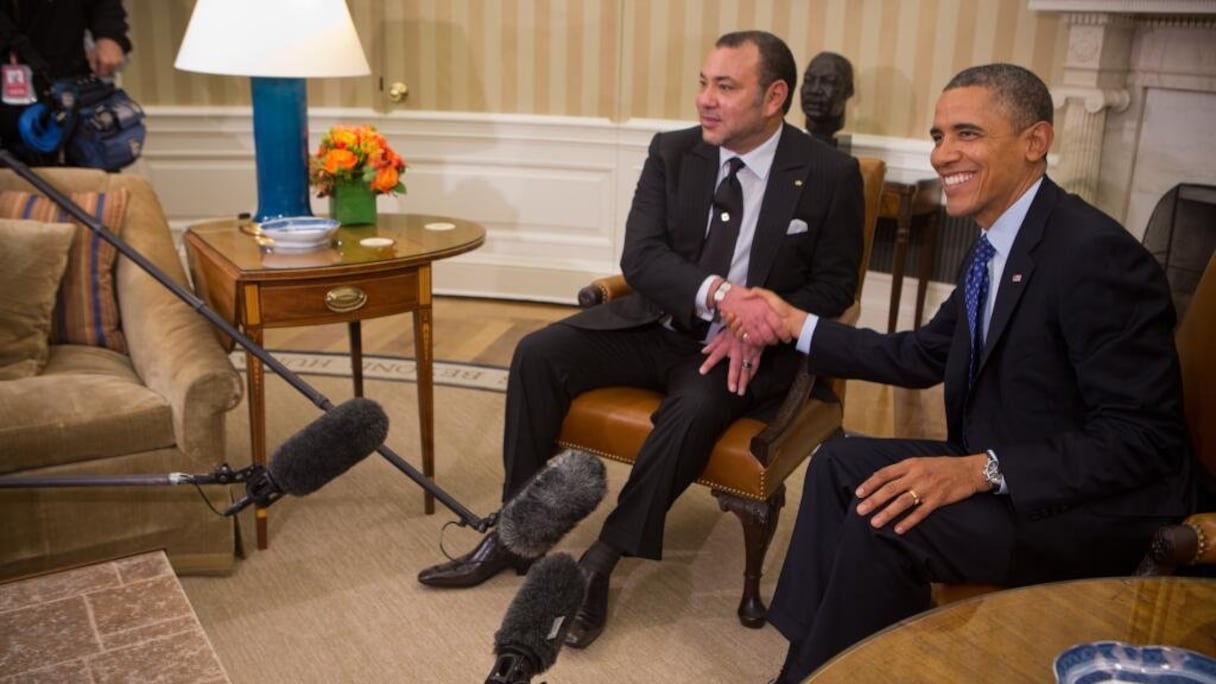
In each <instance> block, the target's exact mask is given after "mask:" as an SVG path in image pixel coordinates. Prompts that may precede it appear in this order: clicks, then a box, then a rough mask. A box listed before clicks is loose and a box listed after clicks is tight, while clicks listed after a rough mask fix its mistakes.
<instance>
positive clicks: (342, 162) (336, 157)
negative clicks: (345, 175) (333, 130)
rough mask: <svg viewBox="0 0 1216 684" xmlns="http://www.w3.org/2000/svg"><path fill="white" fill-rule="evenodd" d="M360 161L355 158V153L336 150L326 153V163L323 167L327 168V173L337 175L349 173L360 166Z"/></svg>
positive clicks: (323, 163)
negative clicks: (341, 172) (340, 172)
mask: <svg viewBox="0 0 1216 684" xmlns="http://www.w3.org/2000/svg"><path fill="white" fill-rule="evenodd" d="M358 163H359V159H358V158H357V157H355V153H354V152H351V151H350V150H344V149H335V150H330V151H329V152H326V153H325V161H324V162H322V165H323V166H324V167H325V171H326V173H332V174H337V173H338V172H339V171H342V170H346V171H349V170H351V169H353V168H355V166H356V165H358Z"/></svg>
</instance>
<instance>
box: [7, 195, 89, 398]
mask: <svg viewBox="0 0 1216 684" xmlns="http://www.w3.org/2000/svg"><path fill="white" fill-rule="evenodd" d="M75 233H76V229H75V227H74V226H72V225H71V224H67V223H42V222H39V221H17V220H11V219H0V245H3V247H2V248H0V380H15V379H18V378H28V377H30V376H33V375H37V374H38V373H39V372H40V371H41V370H42V367H43V366H45V365H46V360H47V354H48V345H49V343H50V333H51V310H52V308H53V307H54V305H55V292H56V291H57V290H58V289H59V281H60V279H61V278H62V276H63V269H64V266H66V265H67V263H68V248H69V247H71V245H72V236H73V235H74V234H75ZM0 415H3V414H0Z"/></svg>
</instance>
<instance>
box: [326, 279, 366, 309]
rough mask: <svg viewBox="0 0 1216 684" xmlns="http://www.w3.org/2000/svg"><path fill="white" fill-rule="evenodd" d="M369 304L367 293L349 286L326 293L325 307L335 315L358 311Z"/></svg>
mask: <svg viewBox="0 0 1216 684" xmlns="http://www.w3.org/2000/svg"><path fill="white" fill-rule="evenodd" d="M364 304H367V293H366V292H364V291H363V290H360V289H359V288H357V287H351V286H349V285H346V286H343V287H335V288H334V289H332V290H330V291H329V292H326V293H325V307H326V308H327V309H329V310H330V311H333V312H334V313H346V312H348V311H357V310H359V309H362V308H363V305H364Z"/></svg>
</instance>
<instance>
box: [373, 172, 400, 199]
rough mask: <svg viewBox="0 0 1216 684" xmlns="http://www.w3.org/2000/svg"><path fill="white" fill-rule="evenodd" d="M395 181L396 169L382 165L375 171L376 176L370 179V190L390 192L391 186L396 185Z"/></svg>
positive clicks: (396, 178)
mask: <svg viewBox="0 0 1216 684" xmlns="http://www.w3.org/2000/svg"><path fill="white" fill-rule="evenodd" d="M397 183H398V174H397V169H394V168H393V167H391V166H384V167H381V168H380V170H378V171H376V177H375V178H374V179H373V180H372V190H373V191H375V192H380V193H384V192H392V191H393V188H395V187H397Z"/></svg>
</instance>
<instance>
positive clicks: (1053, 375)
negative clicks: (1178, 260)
mask: <svg viewBox="0 0 1216 684" xmlns="http://www.w3.org/2000/svg"><path fill="white" fill-rule="evenodd" d="M968 263H970V255H969V256H968V257H967V259H966V260H965V261H964V268H963V269H962V270H963V272H964V274H965V271H966V268H965V265H966V264H968ZM963 277H965V275H963V274H960V278H959V281H958V282H957V283H956V288H955V290H954V292H953V294H951V296H950V298H949V299H947V300H946V302H945V303H944V304H942V306H941V308H940V309H939V310H938V312H937V313H936V315H934V317H933V319H932V320H931V321H929V322H928V324H926V325H925V326H924V327H922V328H920V329H919V330H916V331H909V332H900V333H895V334H891V335H881V334H878V333H876V332H874V331H871V330H859V329H854V328H849V327H846V326H841V325H838V324H835V323H833V322H831V321H821V322H820V323H819V327H818V328H817V329H816V331H815V336H814V339H813V340H812V343H811V350H810V351H811V354H810V366H811V369H812V370H813V371H817V372H825V373H829V372H830V373H831V374H832V375H834V376H837V377H841V376H844V377H855V378H862V379H866V380H871V381H875V382H882V383H888V384H896V385H903V386H909V387H928V386H930V385H934V384H936V383H939V382H945V401H946V418H947V422H948V428H949V440H950V441H951V442H954V443H958V444H962V443H964V440H963V438H964V436H965V437H966V442H965V443H966V445H967V448H968V451H969V452H970V453H980V452H982V451H984V450H986V449H992V450H994V451H995V452H996V454H997V456H998V458H999V459H1000V464H1001V470H1002V471H1003V473H1004V475H1005V478H1006V482H1007V484H1008V487H1009V496H1010V501H1011V503H1012V506H1013V508H1014V511H1015V513H1016V515H1017V516H1018V517H1019V519H1022V520H1028V521H1035V520H1043V519H1046V518H1050V517H1052V516H1057V515H1060V514H1063V513H1065V512H1066V511H1070V510H1073V509H1078V511H1077V512H1081V511H1084V512H1085V513H1086V514H1088V515H1089V516H1092V520H1093V521H1095V524H1097V522H1098V521H1100V520H1101V519H1102V518H1104V517H1106V520H1107V521H1108V522H1109V517H1108V516H1134V517H1149V518H1151V517H1181V516H1184V515H1186V514H1187V513H1189V512H1190V511H1191V510H1193V506H1194V496H1195V494H1194V484H1193V476H1192V467H1193V463H1192V461H1193V459H1192V457H1191V453H1190V446H1189V438H1188V436H1187V431H1186V426H1185V422H1184V417H1183V411H1182V388H1181V376H1180V371H1179V365H1178V358H1177V353H1176V351H1175V347H1174V340H1173V332H1174V324H1175V313H1174V309H1173V305H1172V303H1171V300H1170V294H1169V288H1168V286H1167V283H1166V280H1165V277H1164V274H1163V273H1162V271H1161V268H1160V267H1159V266H1158V264H1157V262H1156V261H1154V260H1153V257H1152V256H1151V255H1150V254H1149V253H1148V252H1147V251H1146V250H1145V249H1144V248H1143V247H1142V246H1141V245H1140V244H1139V243H1137V242H1136V241H1135V240H1134V239H1133V238H1132V236H1131V235H1130V234H1128V232H1127V231H1126V230H1124V229H1123V227H1122V226H1120V225H1119V224H1118V223H1116V222H1115V221H1114V220H1112V219H1111V218H1110V217H1108V216H1106V215H1105V214H1103V213H1101V212H1100V211H1098V210H1097V209H1094V208H1093V207H1091V206H1090V205H1088V204H1086V203H1085V202H1084V201H1082V200H1081V199H1080V198H1078V197H1076V196H1075V195H1070V194H1068V193H1066V192H1064V191H1063V190H1061V189H1060V188H1059V187H1058V186H1057V185H1056V184H1055V183H1053V182H1052V181H1051V180H1050V179H1048V178H1044V179H1043V184H1042V186H1041V187H1040V188H1039V191H1038V194H1037V195H1036V196H1035V198H1034V201H1033V203H1032V204H1031V207H1030V210H1029V212H1028V213H1027V215H1026V219H1025V221H1024V222H1023V224H1022V227H1021V229H1020V231H1019V233H1018V236H1017V238H1016V240H1015V241H1014V243H1013V246H1012V249H1011V253H1010V255H1009V258H1008V261H1007V262H1006V265H1005V268H1004V272H1003V273H1002V276H1001V282H1000V283H999V289H998V290H997V297H996V303H995V305H994V308H993V313H992V319H991V322H990V323H989V327H988V331H987V335H986V340H985V346H984V350H983V355H982V356H981V360H980V366H979V370H978V374H977V376H976V381H975V387H974V388H973V389H972V390H971V391H970V392H968V389H967V368H968V362H969V354H970V351H969V341H968V327H967V316H966V312H965V310H964V307H963V295H962V290H963V288H962V278H963ZM1039 529H1041V530H1046V534H1047V535H1051V528H1050V526H1048V527H1040V528H1039ZM1074 529H1075V528H1074Z"/></svg>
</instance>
